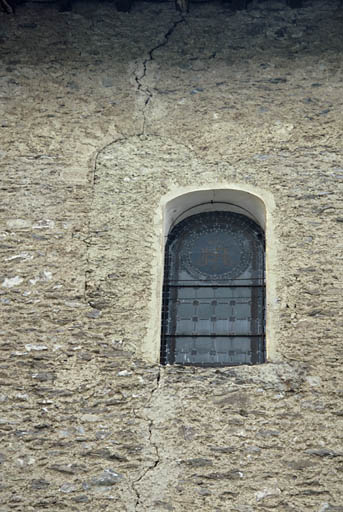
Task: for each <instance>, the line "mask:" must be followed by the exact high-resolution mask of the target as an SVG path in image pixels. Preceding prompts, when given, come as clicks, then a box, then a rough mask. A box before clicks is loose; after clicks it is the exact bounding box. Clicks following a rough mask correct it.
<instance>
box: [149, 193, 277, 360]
mask: <svg viewBox="0 0 343 512" xmlns="http://www.w3.org/2000/svg"><path fill="white" fill-rule="evenodd" d="M160 204H161V208H160V210H159V211H158V212H157V214H156V218H155V233H156V259H155V261H154V262H153V270H152V272H153V276H154V288H153V290H154V295H153V297H152V301H151V307H150V311H151V318H150V323H149V326H148V332H147V335H146V337H145V339H144V341H143V346H142V352H143V356H144V357H145V358H146V359H148V360H150V361H152V362H159V361H160V347H161V313H162V303H163V299H162V289H163V276H164V255H165V247H166V242H167V239H168V234H169V233H170V232H171V231H172V230H173V228H174V227H175V226H176V225H178V224H180V223H182V221H184V220H185V219H187V218H188V217H192V216H195V215H197V214H200V213H204V212H233V213H236V214H239V215H242V216H244V217H245V218H247V219H251V221H252V222H253V223H255V224H256V225H258V226H259V227H260V228H261V230H262V231H263V232H264V233H265V241H266V252H265V272H266V277H267V285H266V300H265V305H266V330H265V335H266V336H265V339H266V341H265V347H266V359H265V360H266V361H274V360H277V358H278V357H277V343H276V338H275V336H274V334H275V325H276V323H275V315H274V314H273V311H274V309H275V308H274V305H275V303H276V293H275V278H274V275H273V271H272V269H273V267H274V262H275V259H276V256H275V244H273V243H272V241H273V226H272V211H273V208H274V201H273V198H272V196H271V195H270V194H269V193H268V192H266V191H263V190H257V189H255V188H254V187H248V186H246V185H242V186H241V185H238V184H232V185H218V184H216V185H214V186H212V187H206V188H205V187H204V188H197V189H195V188H192V187H188V188H182V189H176V190H175V191H173V192H171V193H169V194H167V195H166V196H164V197H163V198H162V200H161V203H160Z"/></svg>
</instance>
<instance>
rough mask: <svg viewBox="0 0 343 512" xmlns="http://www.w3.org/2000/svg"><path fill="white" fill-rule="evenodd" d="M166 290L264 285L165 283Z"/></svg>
mask: <svg viewBox="0 0 343 512" xmlns="http://www.w3.org/2000/svg"><path fill="white" fill-rule="evenodd" d="M165 286H167V287H168V288H265V287H266V285H265V284H171V283H169V282H167V283H165Z"/></svg>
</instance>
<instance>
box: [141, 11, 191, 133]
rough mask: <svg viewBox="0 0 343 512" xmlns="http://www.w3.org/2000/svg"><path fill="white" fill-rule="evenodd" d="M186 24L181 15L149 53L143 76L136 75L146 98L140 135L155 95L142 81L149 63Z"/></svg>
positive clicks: (144, 62)
mask: <svg viewBox="0 0 343 512" xmlns="http://www.w3.org/2000/svg"><path fill="white" fill-rule="evenodd" d="M184 22H186V18H185V16H184V15H181V18H180V19H179V20H176V21H174V23H173V25H172V26H171V27H170V29H169V30H168V31H167V32H166V33H165V34H164V36H163V41H162V42H161V43H159V44H157V45H156V46H154V47H153V48H152V49H151V50H150V51H149V52H148V57H147V58H146V59H145V60H144V61H143V72H142V73H141V75H138V74H136V75H135V81H136V84H137V92H138V93H140V92H141V93H142V94H144V95H145V96H146V98H145V101H144V106H143V108H142V116H143V126H142V131H141V132H140V133H139V134H138V135H145V126H146V113H145V110H146V108H147V106H148V105H149V103H150V101H151V100H152V97H153V93H152V91H151V90H150V89H149V87H148V86H144V85H143V84H142V80H144V78H145V77H146V76H147V72H148V65H149V62H152V61H153V60H154V55H153V54H154V52H155V51H156V50H158V49H159V48H163V46H166V45H167V44H168V41H169V39H170V37H171V36H172V34H173V33H174V31H175V29H176V28H177V26H178V25H180V23H184Z"/></svg>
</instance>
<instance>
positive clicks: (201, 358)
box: [161, 212, 265, 366]
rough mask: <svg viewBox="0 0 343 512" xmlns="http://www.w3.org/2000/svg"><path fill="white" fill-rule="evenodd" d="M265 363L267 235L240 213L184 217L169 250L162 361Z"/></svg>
mask: <svg viewBox="0 0 343 512" xmlns="http://www.w3.org/2000/svg"><path fill="white" fill-rule="evenodd" d="M264 361H265V276H264V235H263V231H262V229H261V228H260V226H258V225H257V224H256V223H255V222H253V221H252V220H251V219H249V218H248V217H246V216H244V215H241V214H238V213H234V212H206V213H200V214H197V215H193V216H191V217H188V218H186V219H185V220H183V221H182V222H180V223H179V224H178V225H177V226H176V227H175V228H174V229H173V230H172V231H171V232H170V234H169V236H168V240H167V245H166V251H165V276H164V286H163V306H162V343H161V363H162V364H181V365H195V366H231V365H240V364H258V363H263V362H264Z"/></svg>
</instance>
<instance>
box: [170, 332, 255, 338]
mask: <svg viewBox="0 0 343 512" xmlns="http://www.w3.org/2000/svg"><path fill="white" fill-rule="evenodd" d="M163 337H165V338H264V334H166V333H164V334H163Z"/></svg>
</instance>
